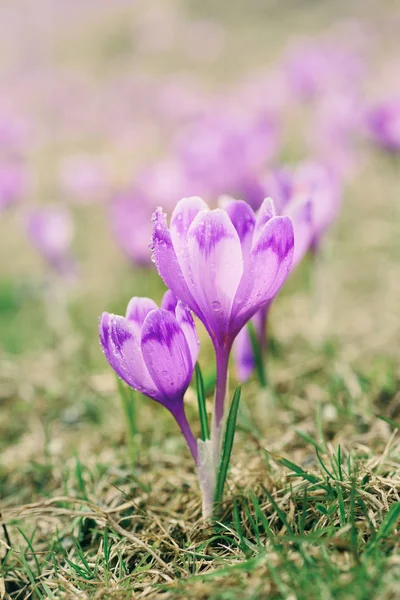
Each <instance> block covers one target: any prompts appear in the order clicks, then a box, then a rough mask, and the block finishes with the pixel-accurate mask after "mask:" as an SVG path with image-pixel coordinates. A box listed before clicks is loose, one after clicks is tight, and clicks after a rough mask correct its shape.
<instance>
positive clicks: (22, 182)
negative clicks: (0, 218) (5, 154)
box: [0, 161, 27, 212]
mask: <svg viewBox="0 0 400 600" xmlns="http://www.w3.org/2000/svg"><path fill="white" fill-rule="evenodd" d="M26 187H27V177H26V172H25V169H24V167H23V166H22V165H20V164H17V163H14V162H10V161H5V162H2V163H0V212H1V211H2V210H4V209H6V208H8V207H9V206H12V205H13V204H15V203H16V202H19V201H20V200H21V199H22V198H23V196H24V194H25V192H26Z"/></svg>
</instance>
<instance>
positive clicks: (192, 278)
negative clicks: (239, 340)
mask: <svg viewBox="0 0 400 600" xmlns="http://www.w3.org/2000/svg"><path fill="white" fill-rule="evenodd" d="M187 244H188V256H189V257H190V261H189V264H188V265H187V269H188V273H189V277H188V285H189V288H190V291H191V293H192V295H193V296H194V297H195V298H196V300H197V304H198V306H199V308H200V310H201V313H200V314H199V313H196V310H195V309H193V312H194V313H195V314H197V316H198V317H199V318H200V319H201V320H202V321H203V323H204V325H205V326H206V328H207V330H208V331H209V333H210V335H211V336H212V337H213V338H214V340H218V342H219V343H224V342H225V334H226V333H227V332H228V325H229V320H230V316H231V311H232V304H233V300H234V298H235V294H236V292H237V289H238V286H239V283H240V280H241V278H242V274H243V257H242V249H241V246H240V240H239V236H238V234H237V231H236V229H235V228H234V226H233V224H232V222H231V220H230V218H229V217H228V215H227V214H226V212H225V211H223V210H221V209H216V210H212V211H201V212H200V213H199V214H198V215H197V217H196V218H195V220H194V221H193V223H192V224H191V226H190V228H189V231H188V234H187ZM189 306H190V305H189ZM223 338H224V339H223Z"/></svg>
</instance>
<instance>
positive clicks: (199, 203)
mask: <svg viewBox="0 0 400 600" xmlns="http://www.w3.org/2000/svg"><path fill="white" fill-rule="evenodd" d="M201 210H209V208H208V206H207V204H206V203H205V202H204V200H202V198H200V197H199V196H191V197H189V198H182V200H179V202H178V204H177V205H176V206H175V209H174V211H173V213H172V216H171V223H170V228H169V230H170V233H171V240H172V243H173V246H174V249H175V253H176V256H177V258H178V262H179V264H180V265H181V268H182V270H183V271H184V269H185V261H186V253H187V244H186V236H187V232H188V230H189V227H190V225H191V224H192V222H193V220H194V219H195V217H196V216H197V215H198V214H199V212H200V211H201Z"/></svg>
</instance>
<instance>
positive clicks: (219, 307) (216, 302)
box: [211, 300, 221, 312]
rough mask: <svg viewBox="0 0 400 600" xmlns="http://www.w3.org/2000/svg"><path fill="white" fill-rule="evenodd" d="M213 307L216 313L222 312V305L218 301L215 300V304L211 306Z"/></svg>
mask: <svg viewBox="0 0 400 600" xmlns="http://www.w3.org/2000/svg"><path fill="white" fill-rule="evenodd" d="M211 306H212V307H213V310H215V311H216V312H218V311H219V310H221V303H220V302H218V300H214V302H213V303H212V304H211Z"/></svg>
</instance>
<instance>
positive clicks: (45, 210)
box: [26, 205, 74, 275]
mask: <svg viewBox="0 0 400 600" xmlns="http://www.w3.org/2000/svg"><path fill="white" fill-rule="evenodd" d="M26 229H27V234H28V237H29V239H30V242H31V244H32V245H33V246H34V247H35V248H36V249H37V250H38V251H39V252H40V254H41V255H42V256H43V258H44V259H45V260H46V262H47V263H48V264H49V265H50V266H51V267H52V268H53V269H54V270H55V271H56V272H58V273H59V274H60V275H69V274H71V272H73V268H74V262H73V259H72V257H71V252H70V250H71V242H72V239H73V235H74V226H73V222H72V219H71V215H70V213H69V212H68V210H67V209H66V208H65V207H63V206H55V205H53V206H44V207H40V208H36V209H34V210H31V211H30V213H29V214H28V218H27V223H26Z"/></svg>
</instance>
